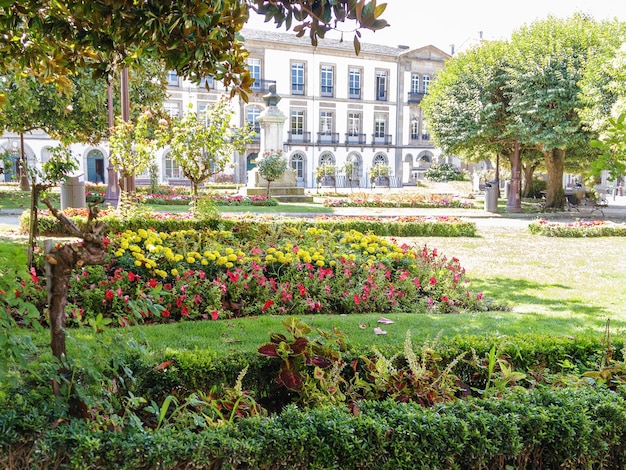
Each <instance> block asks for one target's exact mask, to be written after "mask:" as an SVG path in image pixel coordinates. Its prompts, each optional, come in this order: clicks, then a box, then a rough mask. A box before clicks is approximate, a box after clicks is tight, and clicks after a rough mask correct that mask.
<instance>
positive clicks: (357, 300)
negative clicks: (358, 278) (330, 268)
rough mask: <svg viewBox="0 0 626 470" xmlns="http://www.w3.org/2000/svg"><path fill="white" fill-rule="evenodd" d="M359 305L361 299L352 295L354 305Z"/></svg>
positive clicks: (357, 295)
mask: <svg viewBox="0 0 626 470" xmlns="http://www.w3.org/2000/svg"><path fill="white" fill-rule="evenodd" d="M360 303H361V298H360V297H359V294H354V304H355V305H359V304H360Z"/></svg>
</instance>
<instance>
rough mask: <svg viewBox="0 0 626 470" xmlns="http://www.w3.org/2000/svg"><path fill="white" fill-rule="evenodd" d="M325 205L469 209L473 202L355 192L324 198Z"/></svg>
mask: <svg viewBox="0 0 626 470" xmlns="http://www.w3.org/2000/svg"><path fill="white" fill-rule="evenodd" d="M324 206H326V207H422V208H436V207H454V208H461V209H471V208H472V207H474V204H473V203H471V202H467V201H463V200H462V199H460V198H459V197H456V196H450V197H442V196H439V195H437V196H432V195H426V194H368V193H355V194H351V195H348V196H347V197H342V198H328V199H326V200H324Z"/></svg>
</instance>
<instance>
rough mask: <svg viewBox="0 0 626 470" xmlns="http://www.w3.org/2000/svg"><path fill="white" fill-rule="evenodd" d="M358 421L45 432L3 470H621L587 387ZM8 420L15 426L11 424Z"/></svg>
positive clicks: (348, 416)
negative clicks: (561, 469)
mask: <svg viewBox="0 0 626 470" xmlns="http://www.w3.org/2000/svg"><path fill="white" fill-rule="evenodd" d="M358 410H359V411H358V412H354V413H348V412H345V411H341V410H338V409H334V408H326V409H315V410H303V409H298V408H297V407H295V406H289V407H287V408H286V409H285V410H284V411H283V412H282V413H281V414H280V415H277V416H274V417H269V418H267V417H266V418H258V417H255V418H248V419H245V420H242V421H239V422H238V423H237V424H232V425H224V426H221V427H213V428H207V429H204V430H202V431H199V432H192V431H190V430H189V429H187V428H174V427H163V428H161V429H159V430H157V431H145V430H143V429H138V428H135V427H132V426H127V427H125V428H124V430H123V431H116V430H112V429H98V428H97V427H95V426H93V424H92V423H90V422H88V421H83V420H80V421H71V422H69V423H65V422H61V423H57V425H55V426H53V425H52V423H39V424H40V425H41V424H44V426H43V427H42V428H40V429H37V430H31V431H30V432H28V433H25V434H20V436H19V437H20V439H19V441H18V440H13V441H9V442H7V435H9V436H12V437H13V438H15V437H16V435H15V433H13V432H12V429H11V428H12V426H14V425H15V422H14V421H13V420H11V419H7V416H6V414H4V415H0V417H1V418H2V419H1V421H2V422H3V428H4V430H5V432H4V433H3V435H2V436H1V437H0V440H1V442H2V454H1V456H0V465H2V466H3V468H9V469H10V468H48V467H53V466H54V467H55V468H63V469H83V468H94V469H98V468H119V469H133V470H137V469H157V468H159V469H160V468H186V469H196V468H198V469H199V468H204V469H206V468H211V469H251V468H254V469H345V468H359V469H377V470H378V469H394V470H400V469H411V470H413V469H429V470H436V469H449V468H459V469H484V468H489V469H508V468H516V469H523V468H542V469H546V468H554V469H556V468H565V469H574V468H623V466H624V462H625V460H626V453H625V449H624V445H623V443H624V442H625V439H626V400H625V398H624V395H623V394H622V393H616V392H612V391H609V390H608V389H605V388H602V387H598V388H592V387H586V388H582V389H577V390H571V389H559V390H548V389H537V390H531V391H524V392H518V391H513V392H510V393H507V394H506V395H505V396H502V397H500V398H497V399H488V400H480V399H469V400H467V401H457V402H453V403H447V404H445V405H440V406H437V407H435V408H430V409H425V408H422V407H420V406H419V405H417V404H415V403H396V402H393V401H385V402H362V403H360V404H359V408H358ZM13 418H15V416H14V417H13Z"/></svg>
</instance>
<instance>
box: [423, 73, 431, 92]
mask: <svg viewBox="0 0 626 470" xmlns="http://www.w3.org/2000/svg"><path fill="white" fill-rule="evenodd" d="M429 86H430V77H429V76H428V75H424V76H423V77H422V93H428V87H429Z"/></svg>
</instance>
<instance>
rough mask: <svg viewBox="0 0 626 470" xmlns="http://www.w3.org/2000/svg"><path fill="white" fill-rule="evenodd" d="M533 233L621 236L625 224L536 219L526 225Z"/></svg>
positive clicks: (624, 229) (625, 229)
mask: <svg viewBox="0 0 626 470" xmlns="http://www.w3.org/2000/svg"><path fill="white" fill-rule="evenodd" d="M528 228H529V229H530V232H531V233H532V234H534V235H544V236H546V237H569V238H582V237H623V236H626V224H624V223H621V224H615V223H612V222H607V221H605V220H576V221H574V222H549V221H547V220H544V219H538V220H534V221H533V222H531V223H530V224H529V226H528Z"/></svg>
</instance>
